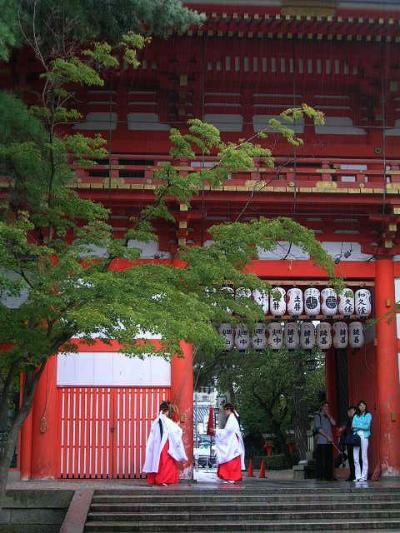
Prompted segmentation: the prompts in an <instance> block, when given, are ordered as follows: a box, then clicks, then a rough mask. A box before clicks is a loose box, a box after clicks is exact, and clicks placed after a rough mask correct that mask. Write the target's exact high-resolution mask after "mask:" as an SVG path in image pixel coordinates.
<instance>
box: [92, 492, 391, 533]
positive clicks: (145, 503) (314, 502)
mask: <svg viewBox="0 0 400 533" xmlns="http://www.w3.org/2000/svg"><path fill="white" fill-rule="evenodd" d="M259 485H261V484H259ZM344 529H345V530H348V531H349V530H350V531H360V530H363V531H372V530H374V531H397V532H400V487H394V488H390V487H384V486H383V487H382V486H379V487H372V488H370V487H368V488H354V487H350V486H349V484H347V483H346V484H341V485H340V486H338V485H335V488H330V487H328V486H321V487H320V488H319V487H316V486H315V485H314V486H313V487H306V486H301V487H300V486H299V487H294V486H293V484H291V485H290V486H287V487H283V486H281V485H278V486H277V487H271V486H269V487H268V488H267V487H262V486H259V487H257V486H251V487H250V486H244V487H238V486H227V487H226V488H225V486H224V487H223V488H221V487H219V488H215V489H211V490H210V489H202V488H200V487H198V486H197V487H193V486H191V487H188V488H187V490H185V489H184V487H180V488H179V489H176V488H170V487H165V488H164V487H162V488H153V489H147V488H144V487H143V489H140V488H138V487H136V488H134V489H133V490H126V489H123V490H122V489H121V490H120V489H118V490H112V489H109V490H96V491H95V493H94V496H93V499H92V502H91V506H90V509H89V513H88V516H87V521H86V525H85V532H99V533H100V532H104V533H106V532H112V531H113V532H115V531H119V532H124V531H140V532H141V533H145V532H169V531H176V532H177V531H179V532H181V533H182V532H183V533H189V532H201V531H207V532H208V533H216V532H219V531H230V532H239V531H250V532H255V531H320V532H325V531H340V530H344Z"/></svg>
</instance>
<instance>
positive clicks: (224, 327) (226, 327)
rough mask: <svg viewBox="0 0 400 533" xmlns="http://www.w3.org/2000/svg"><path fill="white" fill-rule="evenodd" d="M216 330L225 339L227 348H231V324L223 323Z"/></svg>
mask: <svg viewBox="0 0 400 533" xmlns="http://www.w3.org/2000/svg"><path fill="white" fill-rule="evenodd" d="M218 332H219V334H220V335H221V337H223V338H224V340H225V345H226V349H227V350H232V349H233V347H234V340H233V338H234V337H233V327H232V324H228V323H223V324H221V325H220V327H219V328H218Z"/></svg>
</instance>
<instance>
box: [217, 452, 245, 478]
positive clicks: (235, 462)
mask: <svg viewBox="0 0 400 533" xmlns="http://www.w3.org/2000/svg"><path fill="white" fill-rule="evenodd" d="M217 475H218V477H219V478H220V479H223V480H224V481H242V464H241V460H240V455H238V456H237V457H235V458H234V459H231V460H230V461H228V462H227V463H222V464H220V465H218V471H217Z"/></svg>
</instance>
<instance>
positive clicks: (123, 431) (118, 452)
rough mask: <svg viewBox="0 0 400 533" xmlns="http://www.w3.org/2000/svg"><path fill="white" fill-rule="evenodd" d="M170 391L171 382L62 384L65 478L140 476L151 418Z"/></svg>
mask: <svg viewBox="0 0 400 533" xmlns="http://www.w3.org/2000/svg"><path fill="white" fill-rule="evenodd" d="M169 396H170V388H169V387H61V388H60V402H61V405H60V413H61V433H60V443H61V447H60V455H61V457H60V477H61V478H134V477H140V476H141V469H142V466H143V462H144V454H145V446H146V439H147V435H148V433H149V431H150V425H151V421H152V420H153V418H154V417H155V416H156V414H157V412H158V406H159V404H160V403H161V401H162V400H165V399H168V398H169Z"/></svg>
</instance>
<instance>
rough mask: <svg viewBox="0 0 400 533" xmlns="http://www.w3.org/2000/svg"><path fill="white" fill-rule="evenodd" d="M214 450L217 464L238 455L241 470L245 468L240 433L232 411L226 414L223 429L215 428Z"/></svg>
mask: <svg viewBox="0 0 400 533" xmlns="http://www.w3.org/2000/svg"><path fill="white" fill-rule="evenodd" d="M215 450H216V455H217V463H218V464H219V465H220V464H222V463H227V462H228V461H231V460H232V459H234V458H235V457H238V456H239V455H240V462H241V465H242V470H245V466H244V444H243V438H242V433H241V431H240V427H239V422H238V421H237V418H236V416H235V415H234V414H233V413H231V414H230V415H229V416H228V418H227V421H226V424H225V427H224V429H217V430H215Z"/></svg>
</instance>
